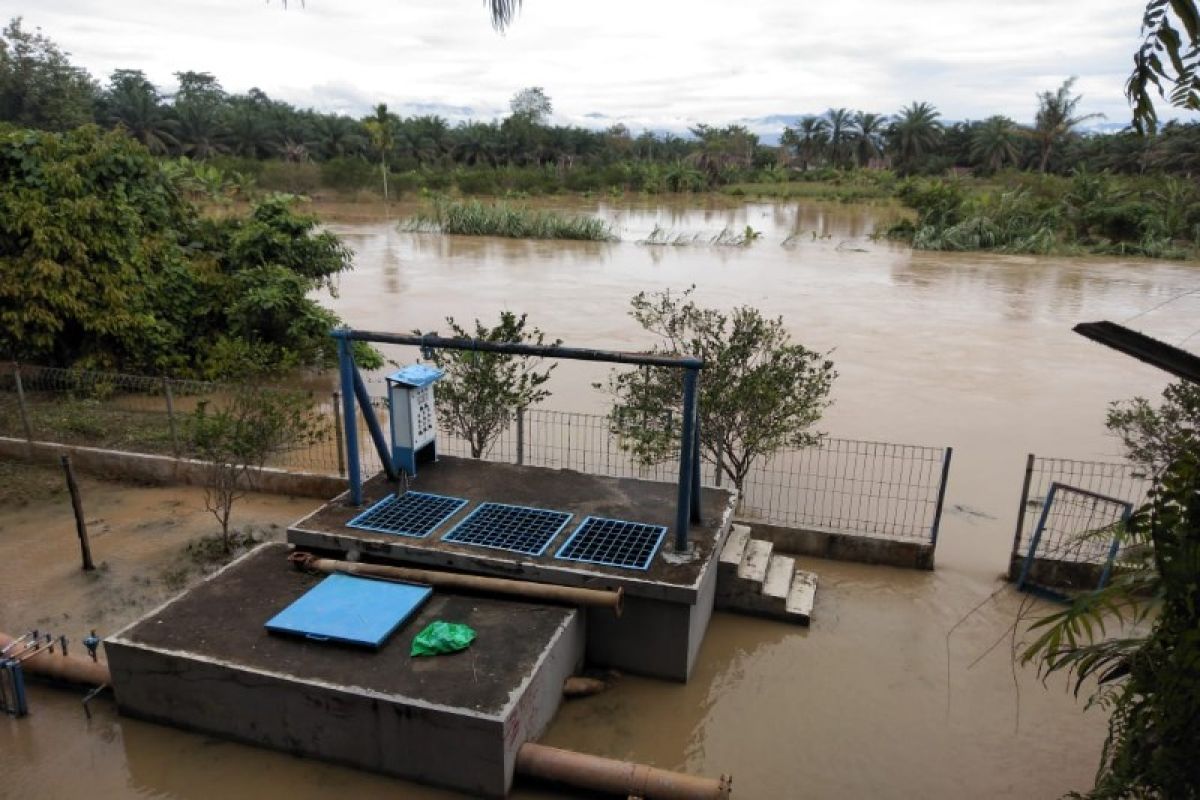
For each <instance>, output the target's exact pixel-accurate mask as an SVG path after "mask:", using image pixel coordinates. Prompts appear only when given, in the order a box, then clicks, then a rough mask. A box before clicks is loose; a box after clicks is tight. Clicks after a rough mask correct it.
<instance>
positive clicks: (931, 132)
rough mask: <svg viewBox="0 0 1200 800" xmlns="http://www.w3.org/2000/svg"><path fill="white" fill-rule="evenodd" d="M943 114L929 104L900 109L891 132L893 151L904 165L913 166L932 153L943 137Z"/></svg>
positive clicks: (915, 104)
mask: <svg viewBox="0 0 1200 800" xmlns="http://www.w3.org/2000/svg"><path fill="white" fill-rule="evenodd" d="M940 116H941V114H940V113H939V112H938V110H937V109H936V108H934V107H933V106H932V105H930V104H929V103H925V102H921V103H917V102H914V103H912V104H911V105H909V106H907V107H905V108H902V109H900V113H899V114H897V115H896V118H895V119H894V120H892V125H891V129H890V131H889V133H890V135H891V140H892V149H893V150H894V151H895V152H896V155H897V156H898V157H899V160H900V162H901V163H903V164H908V165H911V164H912V163H913V162H915V161H917V160H918V159H920V158H921V157H922V156H924V155H926V154H928V153H929V152H930V151H932V150H933V149H934V148H935V147H936V146H937V143H938V140H939V139H940V138H941V136H942V123H940V122H938V117H940Z"/></svg>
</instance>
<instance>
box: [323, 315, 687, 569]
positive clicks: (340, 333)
mask: <svg viewBox="0 0 1200 800" xmlns="http://www.w3.org/2000/svg"><path fill="white" fill-rule="evenodd" d="M331 335H332V336H333V338H335V339H336V340H337V343H338V368H339V373H340V376H341V384H342V424H343V425H344V426H345V429H346V462H347V471H346V472H347V478H348V479H349V481H350V502H351V504H352V505H355V506H361V505H362V502H363V492H362V465H361V463H360V459H359V453H358V425H357V419H358V417H357V414H356V411H355V397H356V395H357V394H358V393H359V392H360V388H361V393H362V394H363V395H365V394H366V387H365V386H364V385H363V384H362V377H361V376H360V375H358V368H357V367H356V366H355V364H354V352H353V342H356V341H361V342H380V343H385V344H388V343H390V344H405V345H416V346H420V347H437V348H448V349H455V350H485V351H489V352H499V353H507V354H512V355H526V356H538V357H545V358H565V359H572V360H578V361H606V362H610V363H614V364H643V365H647V366H658V367H673V368H677V369H682V370H684V373H683V431H682V432H681V435H680V439H679V492H678V497H677V506H676V509H675V550H676V551H677V552H680V553H682V552H686V551H687V549H688V547H689V545H688V532H689V527H690V525H691V524H692V523H699V522H702V521H703V517H702V515H701V510H700V416H699V410H698V402H699V399H698V395H699V392H698V391H697V383H698V380H699V375H700V370H701V369H703V368H704V362H703V360H701V359H699V358H695V357H692V356H682V357H672V356H650V355H644V354H640V353H623V352H618V351H609V350H585V349H579V348H568V347H561V346H557V345H555V346H545V345H542V346H535V345H526V344H519V343H515V342H512V343H510V342H480V341H478V340H475V339H450V338H445V337H440V336H437V335H436V334H431V335H416V336H413V335H407V336H406V335H403V334H394V333H383V332H377V331H356V330H352V329H350V328H337V329H335V330H333V331H332V333H331ZM361 402H362V403H363V407H364V412H363V413H364V416H365V417H366V419H367V426H368V427H369V428H370V430H371V436H372V438H374V439H375V445H376V447H377V448H380V442H381V441H382V440H383V432H382V430H381V429H380V428H379V423H378V421H377V420H376V419H375V415H374V413H373V412H372V411H371V409H370V403H369V398H365V399H363V400H362V401H361ZM380 459H381V460H382V462H383V463H384V464H385V465H390V466H392V470H389V472H388V476H389V477H394V475H395V472H394V465H392V464H391V457H390V454H388V453H387V452H386V448H380Z"/></svg>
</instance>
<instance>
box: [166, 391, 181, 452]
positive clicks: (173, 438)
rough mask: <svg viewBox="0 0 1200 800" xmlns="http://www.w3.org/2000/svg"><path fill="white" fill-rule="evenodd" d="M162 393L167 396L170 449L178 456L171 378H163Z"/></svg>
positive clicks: (177, 436) (177, 434) (177, 435)
mask: <svg viewBox="0 0 1200 800" xmlns="http://www.w3.org/2000/svg"><path fill="white" fill-rule="evenodd" d="M163 395H164V396H165V397H166V398H167V424H168V425H170V426H171V450H172V452H174V453H175V457H176V458H179V426H178V425H176V423H175V395H174V394H172V393H171V379H170V378H163Z"/></svg>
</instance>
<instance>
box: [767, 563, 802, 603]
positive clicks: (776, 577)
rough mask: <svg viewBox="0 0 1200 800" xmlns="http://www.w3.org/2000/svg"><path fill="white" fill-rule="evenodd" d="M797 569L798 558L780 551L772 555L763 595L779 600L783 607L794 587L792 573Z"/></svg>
mask: <svg viewBox="0 0 1200 800" xmlns="http://www.w3.org/2000/svg"><path fill="white" fill-rule="evenodd" d="M795 571H796V559H794V558H791V557H790V556H785V555H780V554H779V553H776V554H774V555H772V556H771V562H770V563H769V564H768V565H767V577H766V578H765V579H764V580H763V588H762V594H763V597H764V598H767V599H769V600H778V601H779V603H780V606H781V607H782V605H783V604H784V603H785V602H786V601H787V596H788V592H789V591H790V590H791V588H792V573H793V572H795Z"/></svg>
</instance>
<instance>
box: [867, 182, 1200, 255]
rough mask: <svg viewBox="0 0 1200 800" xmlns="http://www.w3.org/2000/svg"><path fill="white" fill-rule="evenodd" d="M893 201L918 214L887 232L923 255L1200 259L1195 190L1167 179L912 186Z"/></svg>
mask: <svg viewBox="0 0 1200 800" xmlns="http://www.w3.org/2000/svg"><path fill="white" fill-rule="evenodd" d="M898 196H899V198H900V199H901V200H902V201H903V202H904V203H905V204H907V205H908V206H910V207H911V208H913V209H914V210H915V211H916V212H917V217H916V219H915V220H904V221H902V222H900V223H898V224H896V225H895V226H893V227H892V229H891V230H890V234H891V235H892V236H894V237H897V238H902V239H906V240H909V241H911V242H912V245H913V247H915V248H917V249H922V250H960V251H966V250H993V251H997V252H1002V253H1034V254H1048V253H1067V254H1070V253H1096V254H1111V255H1137V256H1148V257H1153V258H1195V257H1196V256H1197V255H1198V253H1200V249H1198V247H1200V190H1198V189H1197V185H1196V183H1195V182H1194V181H1189V180H1185V179H1180V178H1174V177H1167V178H1164V179H1162V180H1161V181H1154V182H1141V181H1133V180H1128V179H1119V178H1117V177H1115V176H1113V175H1109V174H1106V173H1102V174H1095V173H1089V172H1087V171H1085V170H1080V171H1079V172H1077V173H1076V174H1075V175H1074V176H1073V177H1071V178H1070V179H1058V178H1052V177H1044V178H1037V179H1033V180H1021V179H1019V178H1016V177H1013V178H1012V179H1011V180H1010V181H1009V182H1007V183H1005V184H1001V185H993V186H990V187H989V186H987V185H986V184H985V185H984V186H982V187H980V186H978V185H970V184H967V183H965V182H963V181H955V180H941V179H929V180H914V181H910V182H907V183H905V184H903V185H902V186H901V187H900V189H899V191H898Z"/></svg>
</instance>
